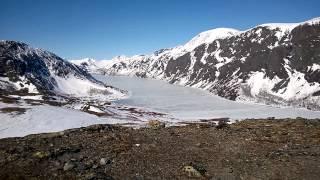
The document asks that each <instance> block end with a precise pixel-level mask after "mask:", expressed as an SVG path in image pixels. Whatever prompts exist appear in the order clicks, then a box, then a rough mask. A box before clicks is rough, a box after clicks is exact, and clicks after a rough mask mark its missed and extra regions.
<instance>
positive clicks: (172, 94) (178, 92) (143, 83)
mask: <svg viewBox="0 0 320 180" xmlns="http://www.w3.org/2000/svg"><path fill="white" fill-rule="evenodd" d="M94 76H95V77H96V78H97V79H99V80H100V81H103V82H105V83H107V84H109V85H113V86H115V87H118V88H121V89H125V90H128V91H129V92H130V97H129V98H128V99H124V100H119V101H117V102H116V103H119V104H124V105H130V106H138V107H144V108H149V109H153V110H155V111H159V112H164V113H167V114H170V115H171V116H173V117H174V118H178V119H184V120H195V119H208V118H220V117H229V118H231V119H245V118H267V117H276V118H287V117H291V118H295V117H298V116H299V117H305V118H319V117H320V111H310V110H307V109H300V108H289V107H281V108H279V107H272V106H267V105H258V104H250V103H240V102H234V101H229V100H226V99H223V98H221V97H218V96H215V95H213V94H211V93H209V92H206V91H203V90H199V89H195V88H188V87H182V86H178V85H172V84H168V83H166V82H164V81H160V80H152V79H141V78H136V77H127V76H103V75H94Z"/></svg>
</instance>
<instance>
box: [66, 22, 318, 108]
mask: <svg viewBox="0 0 320 180" xmlns="http://www.w3.org/2000/svg"><path fill="white" fill-rule="evenodd" d="M72 62H74V63H76V64H78V65H80V66H81V67H82V68H84V69H86V70H88V71H90V72H99V73H106V74H110V75H129V76H138V77H143V78H155V79H161V80H165V81H168V82H170V83H174V84H180V85H183V86H190V87H196V88H201V89H205V90H208V91H210V92H212V93H214V94H216V95H219V96H221V97H224V98H227V99H230V100H236V101H250V102H258V103H264V104H277V105H291V106H299V107H306V108H308V109H317V110H319V109H320V84H319V83H320V18H315V19H311V20H309V21H305V22H302V23H286V24H283V23H282V24H280V23H273V24H262V25H258V26H256V27H254V28H251V29H248V30H246V31H238V30H235V29H228V28H218V29H213V30H209V31H206V32H202V33H200V34H199V35H197V36H196V37H194V38H193V39H191V40H190V41H189V42H188V43H186V44H185V45H181V46H177V47H174V48H168V49H161V50H159V51H156V52H154V53H153V54H150V55H138V56H133V57H125V56H118V57H115V58H113V59H112V60H110V61H95V60H93V59H84V60H82V61H72Z"/></svg>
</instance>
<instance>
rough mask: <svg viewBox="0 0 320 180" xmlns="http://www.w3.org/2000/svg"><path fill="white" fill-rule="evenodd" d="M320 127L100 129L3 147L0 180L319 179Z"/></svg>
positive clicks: (302, 123) (246, 124)
mask: <svg viewBox="0 0 320 180" xmlns="http://www.w3.org/2000/svg"><path fill="white" fill-rule="evenodd" d="M319 177H320V120H319V119H318V120H304V119H295V120H292V119H282V120H245V121H241V122H237V123H235V124H232V125H226V124H224V123H220V125H219V126H215V125H213V124H210V123H206V124H191V125H187V126H182V127H166V128H164V127H162V126H161V125H158V124H157V123H151V124H150V127H148V128H140V129H132V128H127V127H119V126H111V125H94V126H90V127H86V128H79V129H71V130H66V131H64V132H58V133H49V134H37V135H29V136H26V137H23V138H7V139H1V140H0V179H226V180H227V179H228V180H233V179H245V180H247V179H299V180H300V179H318V178H319Z"/></svg>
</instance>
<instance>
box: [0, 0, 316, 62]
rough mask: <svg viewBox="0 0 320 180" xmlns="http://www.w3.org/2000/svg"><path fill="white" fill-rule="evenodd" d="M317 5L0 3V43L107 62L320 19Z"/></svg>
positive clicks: (273, 1)
mask: <svg viewBox="0 0 320 180" xmlns="http://www.w3.org/2000/svg"><path fill="white" fill-rule="evenodd" d="M319 7H320V1H319V0H308V1H306V0H299V1H298V0H269V1H267V0H264V1H258V0H241V1H240V0H220V1H214V0H207V1H205V0H157V1H156V0H77V1H74V0H0V39H5V40H18V41H23V42H26V43H29V44H31V45H32V46H33V47H40V48H43V49H47V50H50V51H53V52H54V53H56V54H58V55H59V56H61V57H64V58H69V59H78V58H83V57H93V58H97V59H109V58H111V57H113V56H116V55H123V54H124V55H134V54H146V53H151V52H153V51H155V50H158V49H161V48H168V47H173V46H176V45H178V44H183V43H185V42H187V41H188V40H189V39H191V38H192V37H193V36H195V35H196V34H198V33H200V32H202V31H205V30H209V29H213V28H217V27H230V28H235V29H239V30H244V29H247V28H250V27H253V26H255V25H258V24H262V23H268V22H300V21H304V20H307V19H311V18H313V17H317V16H320V11H319Z"/></svg>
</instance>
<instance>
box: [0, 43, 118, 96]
mask: <svg viewBox="0 0 320 180" xmlns="http://www.w3.org/2000/svg"><path fill="white" fill-rule="evenodd" d="M108 88H109V89H108ZM0 89H1V91H7V92H9V93H11V92H18V91H24V92H25V93H40V94H46V95H47V94H57V93H59V94H72V95H77V96H85V95H88V96H89V95H90V94H91V95H92V94H93V91H95V92H97V91H99V92H102V91H103V93H100V94H104V95H106V94H113V93H115V92H116V91H117V90H115V89H112V88H111V87H106V86H105V85H104V84H103V83H102V82H100V81H98V80H96V79H95V78H93V77H92V76H91V75H90V74H89V73H88V72H87V71H85V70H83V69H82V68H80V67H78V66H77V65H74V64H72V63H70V62H68V61H65V60H63V59H62V58H60V57H58V56H57V55H55V54H53V53H51V52H48V51H45V50H41V49H35V48H31V47H30V46H28V45H27V44H24V43H21V42H15V41H0ZM89 91H90V92H89ZM118 94H119V95H120V94H121V93H120V92H119V93H118Z"/></svg>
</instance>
